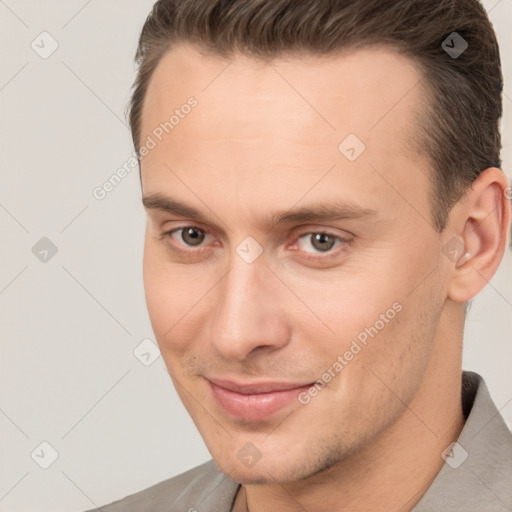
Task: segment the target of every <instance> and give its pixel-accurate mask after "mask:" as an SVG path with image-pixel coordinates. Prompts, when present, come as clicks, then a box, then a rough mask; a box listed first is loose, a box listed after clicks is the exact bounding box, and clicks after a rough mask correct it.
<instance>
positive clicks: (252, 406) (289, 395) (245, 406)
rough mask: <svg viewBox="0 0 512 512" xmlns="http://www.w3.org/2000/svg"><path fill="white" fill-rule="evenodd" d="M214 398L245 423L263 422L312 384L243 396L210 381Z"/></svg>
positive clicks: (226, 410)
mask: <svg viewBox="0 0 512 512" xmlns="http://www.w3.org/2000/svg"><path fill="white" fill-rule="evenodd" d="M208 383H209V384H210V388H211V390H212V392H213V396H214V397H215V400H216V401H217V403H218V404H219V405H220V406H221V407H222V408H223V409H224V411H225V412H227V413H228V414H230V415H231V416H234V417H236V418H238V419H242V420H245V421H261V420H264V419H266V418H268V417H269V416H271V415H272V414H274V413H276V412H277V411H279V410H280V409H282V408H283V407H285V406H286V405H288V404H290V403H291V402H293V401H294V400H297V397H298V396H299V395H300V393H302V392H303V391H307V390H308V389H309V388H310V387H311V384H308V385H307V386H303V387H300V388H293V389H287V390H283V391H273V392H270V393H257V394H254V395H243V394H242V393H237V392H235V391H229V390H228V389H224V388H221V387H220V386H217V385H215V384H214V383H213V382H210V381H208Z"/></svg>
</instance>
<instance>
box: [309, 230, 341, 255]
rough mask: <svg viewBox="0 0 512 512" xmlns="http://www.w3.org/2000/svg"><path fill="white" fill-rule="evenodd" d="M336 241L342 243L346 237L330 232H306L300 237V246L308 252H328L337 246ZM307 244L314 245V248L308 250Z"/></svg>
mask: <svg viewBox="0 0 512 512" xmlns="http://www.w3.org/2000/svg"><path fill="white" fill-rule="evenodd" d="M336 241H340V242H341V243H342V242H344V239H343V238H341V237H339V236H336V235H331V234H330V233H306V234H305V235H302V236H301V237H299V247H300V249H301V250H303V251H304V252H307V253H315V252H317V253H326V252H328V251H330V250H331V249H332V248H333V247H334V246H335V244H336ZM307 245H309V246H311V247H313V249H314V250H313V251H308V250H307V248H306V246H307Z"/></svg>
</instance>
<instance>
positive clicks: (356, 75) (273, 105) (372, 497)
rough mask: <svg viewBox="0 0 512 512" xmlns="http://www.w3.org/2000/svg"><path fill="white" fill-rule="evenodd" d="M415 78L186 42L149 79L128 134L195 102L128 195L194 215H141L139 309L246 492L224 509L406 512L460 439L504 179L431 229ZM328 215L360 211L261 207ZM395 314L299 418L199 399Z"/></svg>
mask: <svg viewBox="0 0 512 512" xmlns="http://www.w3.org/2000/svg"><path fill="white" fill-rule="evenodd" d="M228 64H229V66H228ZM226 66H227V67H226ZM419 79H420V75H419V73H418V71H417V70H416V68H415V67H414V65H413V64H412V62H411V61H409V60H408V59H407V58H406V57H403V56H400V55H398V54H395V53H393V51H392V50H390V49H387V48H385V47H372V48H365V49H360V50H357V51H356V52H352V53H344V54H341V53H340V54H339V55H333V56H329V57H326V58H319V57H308V56H296V57H290V58H287V59H285V58H279V59H276V60H274V61H273V62H272V63H265V62H263V61H257V60H255V59H253V58H250V57H247V56H243V55H238V54H237V55H235V56H233V57H232V58H231V59H222V58H220V57H217V56H212V55H207V54H205V53H202V52H201V51H199V50H198V49H197V48H194V47H192V46H187V45H178V46H176V47H174V48H173V49H172V50H171V51H169V52H168V53H167V54H166V55H165V56H164V58H163V59H162V60H161V62H160V63H159V65H158V67H157V69H156V71H155V73H154V75H153V77H152V80H151V82H150V86H149V89H148V92H147V97H146V102H145V104H144V109H143V116H142V137H141V140H145V138H146V137H147V136H148V135H151V132H152V131H153V130H154V129H155V127H157V126H158V125H159V124H160V123H161V122H162V121H164V120H166V119H168V117H169V115H170V114H172V112H173V111H174V110H175V109H176V108H179V107H180V106H181V105H183V104H184V103H186V101H187V99H188V98H189V97H190V96H194V97H195V98H196V99H197V101H198V106H197V107H196V108H195V109H194V110H193V111H192V112H191V113H190V114H189V115H188V116H186V117H185V118H184V119H182V120H180V123H179V125H177V126H176V127H175V128H174V129H173V131H172V132H171V133H170V134H169V135H167V136H166V137H164V138H163V140H162V141H161V142H160V143H159V144H158V145H157V146H156V147H155V148H154V149H152V150H151V152H150V153H149V155H148V156H146V157H145V158H144V159H143V161H142V166H141V172H142V174H141V177H142V187H143V196H144V197H146V198H147V197H151V196H154V195H155V194H160V195H161V196H169V197H172V198H174V199H176V200H178V201H180V202H183V203H186V204H187V205H189V206H192V207H194V208H195V209H197V210H199V211H200V212H201V213H203V215H204V216H205V217H206V218H207V220H206V221H198V220H197V219H195V218H194V217H192V216H184V215H176V214H171V213H169V212H167V211H164V210H162V209H159V208H153V207H147V208H146V212H147V228H146V238H145V246H144V283H145V291H146V300H147V304H148V310H149V314H150V319H151V323H152V326H153V330H154V333H155V336H156V339H157V342H158V344H159V347H160V350H161V353H162V356H163V358H164V360H165V364H166V366H167V368H168V370H169V373H170V374H171V377H172V380H173V382H174V384H175V386H176V389H177V392H178V393H179V396H180V398H181V400H182V401H183V403H184V405H185V407H186V409H187V411H188V412H189V414H190V415H191V417H192V419H193V421H194V423H195V425H196V427H197V428H198V430H199V432H200V434H201V436H202V437H203V439H204V441H205V443H206V446H207V447H208V450H209V451H210V453H211V455H212V457H213V459H214V460H215V462H216V464H217V465H218V467H219V468H220V469H221V470H222V471H223V472H224V473H225V474H226V475H228V476H229V477H230V478H232V479H233V480H235V481H237V482H240V483H242V484H243V487H242V488H241V491H240V492H239V493H238V495H237V498H236V503H235V508H234V510H235V511H242V510H250V511H251V512H260V511H266V510H282V511H296V510H297V511H299V510H300V511H303V510H315V511H319V512H321V511H324V510H325V511H327V510H347V511H348V510H350V511H351V512H357V511H363V510H383V511H398V510H400V511H407V510H411V509H412V508H413V506H414V505H415V504H416V503H417V502H418V501H419V499H420V498H421V496H422V495H423V494H424V492H425V491H426V489H427V488H428V485H429V484H430V482H431V481H432V479H433V478H434V477H435V475H436V474H437V473H438V471H439V470H440V468H441V466H442V464H443V462H444V461H443V459H442V458H441V453H442V452H443V450H444V449H445V448H446V447H447V446H448V445H449V444H450V443H451V442H452V441H454V440H456V439H457V437H458V435H459V433H460V431H461V429H462V427H463V422H464V419H463V415H462V410H461V405H460V394H461V382H460V378H461V347H462V333H463V326H464V308H465V302H466V301H467V300H470V299H471V298H472V297H474V296H475V295H476V294H477V293H478V292H479V291H480V290H481V289H482V288H483V287H484V286H485V284H486V282H487V281H488V280H490V279H491V277H492V276H493V274H494V273H495V271H496V269H497V267H498V265H499V262H500V261H501V258H502V256H503V252H504V250H505V248H506V238H507V229H508V225H509V224H510V204H509V202H508V201H507V200H506V198H505V195H504V193H503V191H504V189H505V188H506V187H507V186H508V185H509V184H508V182H507V180H506V178H505V176H504V175H503V173H502V172H501V171H500V170H499V169H495V168H489V169H487V170H486V171H484V172H483V173H482V174H481V176H480V177H479V178H478V180H477V181H476V182H475V183H474V184H473V188H472V189H470V190H469V191H468V193H467V194H466V196H464V197H463V198H462V199H461V200H460V201H459V203H457V205H456V206H455V207H454V208H453V210H452V211H451V213H450V216H449V219H448V224H447V227H446V229H445V230H444V231H443V232H442V233H439V232H437V231H436V230H435V229H434V228H433V224H432V220H431V219H432V215H431V204H430V202H429V195H428V194H429V190H430V189H429V187H430V185H429V181H428V176H429V172H430V171H429V164H428V162H427V160H426V159H425V158H424V157H423V156H421V155H419V154H416V153H414V152H413V151H411V150H409V149H408V146H407V144H406V143H405V138H406V136H407V135H408V134H409V133H410V132H411V130H412V129H413V116H414V114H415V112H417V109H418V105H419V102H420V100H421V97H422V95H423V94H424V90H423V89H422V84H421V83H420V84H418V81H419ZM415 85H417V86H416V87H414V86H415ZM408 91H409V92H408ZM350 133H353V134H356V135H357V136H358V137H359V138H360V139H361V140H362V141H364V144H365V145H366V150H365V151H364V152H363V153H362V154H361V155H360V156H359V157H358V158H357V159H356V160H355V161H354V162H350V161H349V160H348V159H347V158H345V156H344V155H342V154H341V153H340V151H339V150H338V145H339V144H340V142H341V141H342V140H343V139H344V138H345V137H346V136H347V135H348V134H350ZM333 201H339V202H350V203H351V204H352V205H354V204H355V205H357V206H358V207H360V208H363V209H366V210H373V211H374V215H370V216H364V217H360V218H347V219H342V220H315V221H314V222H309V221H298V222H292V223H288V224H282V225H278V226H275V227H273V228H272V227H271V226H270V225H268V219H269V218H270V215H271V213H273V212H275V211H288V210H290V209H292V208H297V207H301V206H314V205H318V204H325V203H330V202H333ZM189 226H195V227H196V229H197V230H199V231H196V232H194V234H196V235H201V236H203V235H204V240H203V241H202V242H201V237H200V238H199V242H200V243H199V245H198V246H196V245H194V242H193V240H192V242H191V238H190V237H187V236H186V230H184V231H174V233H173V234H171V235H166V236H162V235H163V234H164V233H165V232H168V231H170V230H173V229H175V230H178V229H179V228H186V227H189ZM326 231H327V232H328V233H330V234H331V235H333V236H334V237H340V239H337V238H332V239H329V240H331V245H332V248H329V247H330V246H329V244H325V245H326V246H327V248H325V246H324V247H323V246H321V245H320V246H319V245H318V244H315V242H314V237H313V235H314V234H315V233H322V232H326ZM184 233H185V238H183V236H184ZM248 236H251V237H253V238H254V239H255V240H256V241H257V242H258V244H259V245H260V246H261V248H262V249H263V253H262V254H261V255H260V256H259V257H258V258H256V259H255V260H254V261H253V262H252V263H247V262H246V261H245V260H244V259H243V258H241V257H240V256H239V255H238V254H237V252H236V249H237V246H238V245H239V244H240V243H241V242H242V241H244V240H245V239H246V237H248ZM453 237H458V239H459V240H460V241H461V242H462V243H464V245H465V247H466V252H465V253H464V254H458V255H457V260H456V261H451V260H450V259H449V258H447V257H446V256H445V255H444V253H443V252H442V249H443V246H444V245H445V244H446V243H447V242H448V241H449V240H451V239H453ZM341 239H345V240H346V241H345V242H342V241H341ZM335 240H336V241H335ZM334 241H335V242H334ZM191 243H192V245H191ZM180 250H181V251H182V252H179V251H180ZM395 302H397V303H399V304H400V305H401V311H400V312H399V313H397V314H396V316H395V317H394V318H393V319H392V320H390V321H389V322H388V323H386V324H385V327H384V328H382V329H381V330H380V331H379V332H378V335H376V336H375V337H374V338H369V340H368V343H367V346H365V347H364V348H363V349H362V350H361V351H360V352H359V353H358V354H357V355H356V356H354V358H353V359H352V360H351V361H349V362H348V364H347V365H346V366H345V367H344V368H343V370H342V371H341V372H340V373H337V374H336V376H335V377H334V378H332V379H331V381H330V382H329V383H328V384H327V385H326V386H325V387H324V388H323V389H322V390H321V391H320V392H319V393H318V394H317V395H316V396H314V397H313V398H312V399H311V400H310V401H309V403H307V404H306V405H303V404H301V403H299V402H298V401H294V402H293V403H292V404H290V405H288V406H286V407H285V408H284V409H282V410H280V411H278V412H277V413H276V414H274V415H273V416H271V417H270V419H268V420H265V421H256V422H254V421H253V422H251V421H244V420H243V419H233V418H232V417H230V416H228V415H227V414H226V413H224V412H223V410H222V409H221V408H220V407H219V406H218V404H217V403H216V402H215V400H214V399H213V396H212V392H211V390H210V387H209V385H208V382H207V381H206V378H224V379H231V380H236V381H239V382H254V381H258V380H259V381H261V380H277V381H287V382H295V383H303V384H305V383H312V382H314V381H316V380H317V379H319V378H320V377H321V376H322V375H323V374H324V373H325V372H326V371H327V369H329V368H331V367H332V366H333V363H334V362H335V361H336V360H337V357H338V355H342V354H344V353H345V352H346V351H347V350H348V349H349V348H350V346H351V343H352V341H353V340H354V339H355V338H356V336H357V335H358V334H359V333H361V332H362V331H364V329H365V328H368V327H370V326H372V325H374V324H375V322H376V321H377V320H378V319H379V318H380V315H381V314H385V313H386V311H387V310H389V309H390V308H391V306H392V304H393V303H395ZM246 443H252V444H253V445H254V446H255V447H256V449H257V450H258V452H259V453H260V454H261V459H260V460H259V461H258V462H257V463H256V464H254V465H253V466H252V467H247V466H246V465H244V464H243V463H242V462H241V460H240V459H239V457H238V456H237V453H238V451H239V450H240V449H242V448H243V447H244V446H245V445H246ZM198 506H199V504H198Z"/></svg>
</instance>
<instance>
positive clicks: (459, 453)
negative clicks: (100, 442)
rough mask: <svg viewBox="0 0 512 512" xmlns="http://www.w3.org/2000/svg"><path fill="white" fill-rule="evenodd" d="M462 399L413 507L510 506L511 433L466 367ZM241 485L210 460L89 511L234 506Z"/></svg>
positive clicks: (185, 511) (190, 511) (499, 510)
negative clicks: (451, 438)
mask: <svg viewBox="0 0 512 512" xmlns="http://www.w3.org/2000/svg"><path fill="white" fill-rule="evenodd" d="M462 405H463V410H464V415H465V416H466V422H465V425H464V428H463V430H462V432H461V434H460V436H459V438H458V440H457V443H456V444H455V445H454V446H453V447H448V449H447V450H446V451H445V452H444V453H443V458H444V459H445V461H446V462H445V463H444V465H443V467H442V468H441V471H439V473H438V474H437V476H436V478H435V479H434V480H433V482H432V483H431V485H430V487H429V488H428V490H427V492H426V493H425V494H424V495H423V497H422V498H421V500H420V501H419V503H418V504H417V505H416V506H415V507H414V509H413V510H414V512H440V511H464V512H505V511H512V434H511V432H510V431H509V430H508V428H507V426H506V424H505V422H504V420H503V418H502V417H501V415H500V413H499V411H498V410H497V408H496V406H495V405H494V403H493V401H492V399H491V397H490V395H489V391H488V390H487V386H486V385H485V382H484V381H483V379H482V378H481V377H480V376H479V375H477V374H476V373H473V372H464V373H463V377H462ZM239 488H240V484H238V483H237V482H234V481H233V480H230V479H229V478H228V477H226V476H225V475H224V474H223V473H221V471H220V470H219V469H218V468H217V466H216V465H215V462H214V461H213V460H210V461H208V462H206V463H204V464H202V465H200V466H197V467H195V468H193V469H191V470H189V471H186V472H185V473H182V474H180V475H178V476H176V477H174V478H170V479H168V480H164V481H163V482H160V483H158V484H156V485H153V486H151V487H149V488H147V489H145V490H143V491H140V492H138V493H135V494H132V495H130V496H128V497H126V498H124V499H122V500H118V501H115V502H113V503H111V504H110V505H108V506H104V507H101V509H92V510H90V511H88V512H93V510H102V511H103V512H121V511H122V512H174V511H179V512H231V509H232V507H233V503H234V500H235V497H236V494H237V492H238V490H239Z"/></svg>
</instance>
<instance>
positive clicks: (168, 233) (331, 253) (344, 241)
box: [160, 225, 349, 260]
mask: <svg viewBox="0 0 512 512" xmlns="http://www.w3.org/2000/svg"><path fill="white" fill-rule="evenodd" d="M190 228H192V229H194V230H196V231H199V232H201V233H205V234H206V235H209V233H208V232H207V231H206V230H204V229H202V228H199V227H198V226H194V225H188V226H182V227H179V228H173V229H171V230H169V231H165V232H164V233H162V235H161V236H160V240H163V239H166V238H172V235H173V234H174V233H176V232H179V231H184V230H185V229H190ZM317 234H322V235H327V236H330V237H332V238H334V239H335V240H336V241H339V242H340V243H339V244H338V246H336V245H334V246H333V247H332V248H331V249H329V250H328V251H326V252H324V253H322V252H317V253H316V254H318V256H313V255H312V254H313V253H308V252H306V253H305V254H306V255H307V256H306V258H307V259H324V260H325V259H327V258H329V257H330V256H334V255H335V254H337V253H338V251H336V250H335V248H336V247H338V248H339V246H340V245H344V244H348V243H349V240H347V239H345V238H343V237H341V236H339V235H335V234H334V233H331V232H329V231H325V230H320V231H305V232H304V233H300V234H299V235H298V236H297V241H298V240H300V239H301V238H302V237H304V236H306V235H317ZM169 248H170V249H171V250H172V251H173V252H177V253H179V254H185V255H187V254H188V255H190V254H193V253H199V252H202V251H201V249H204V248H203V247H199V249H198V250H193V249H191V250H186V249H185V250H184V249H179V248H178V247H176V246H174V245H173V246H170V245H169Z"/></svg>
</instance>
